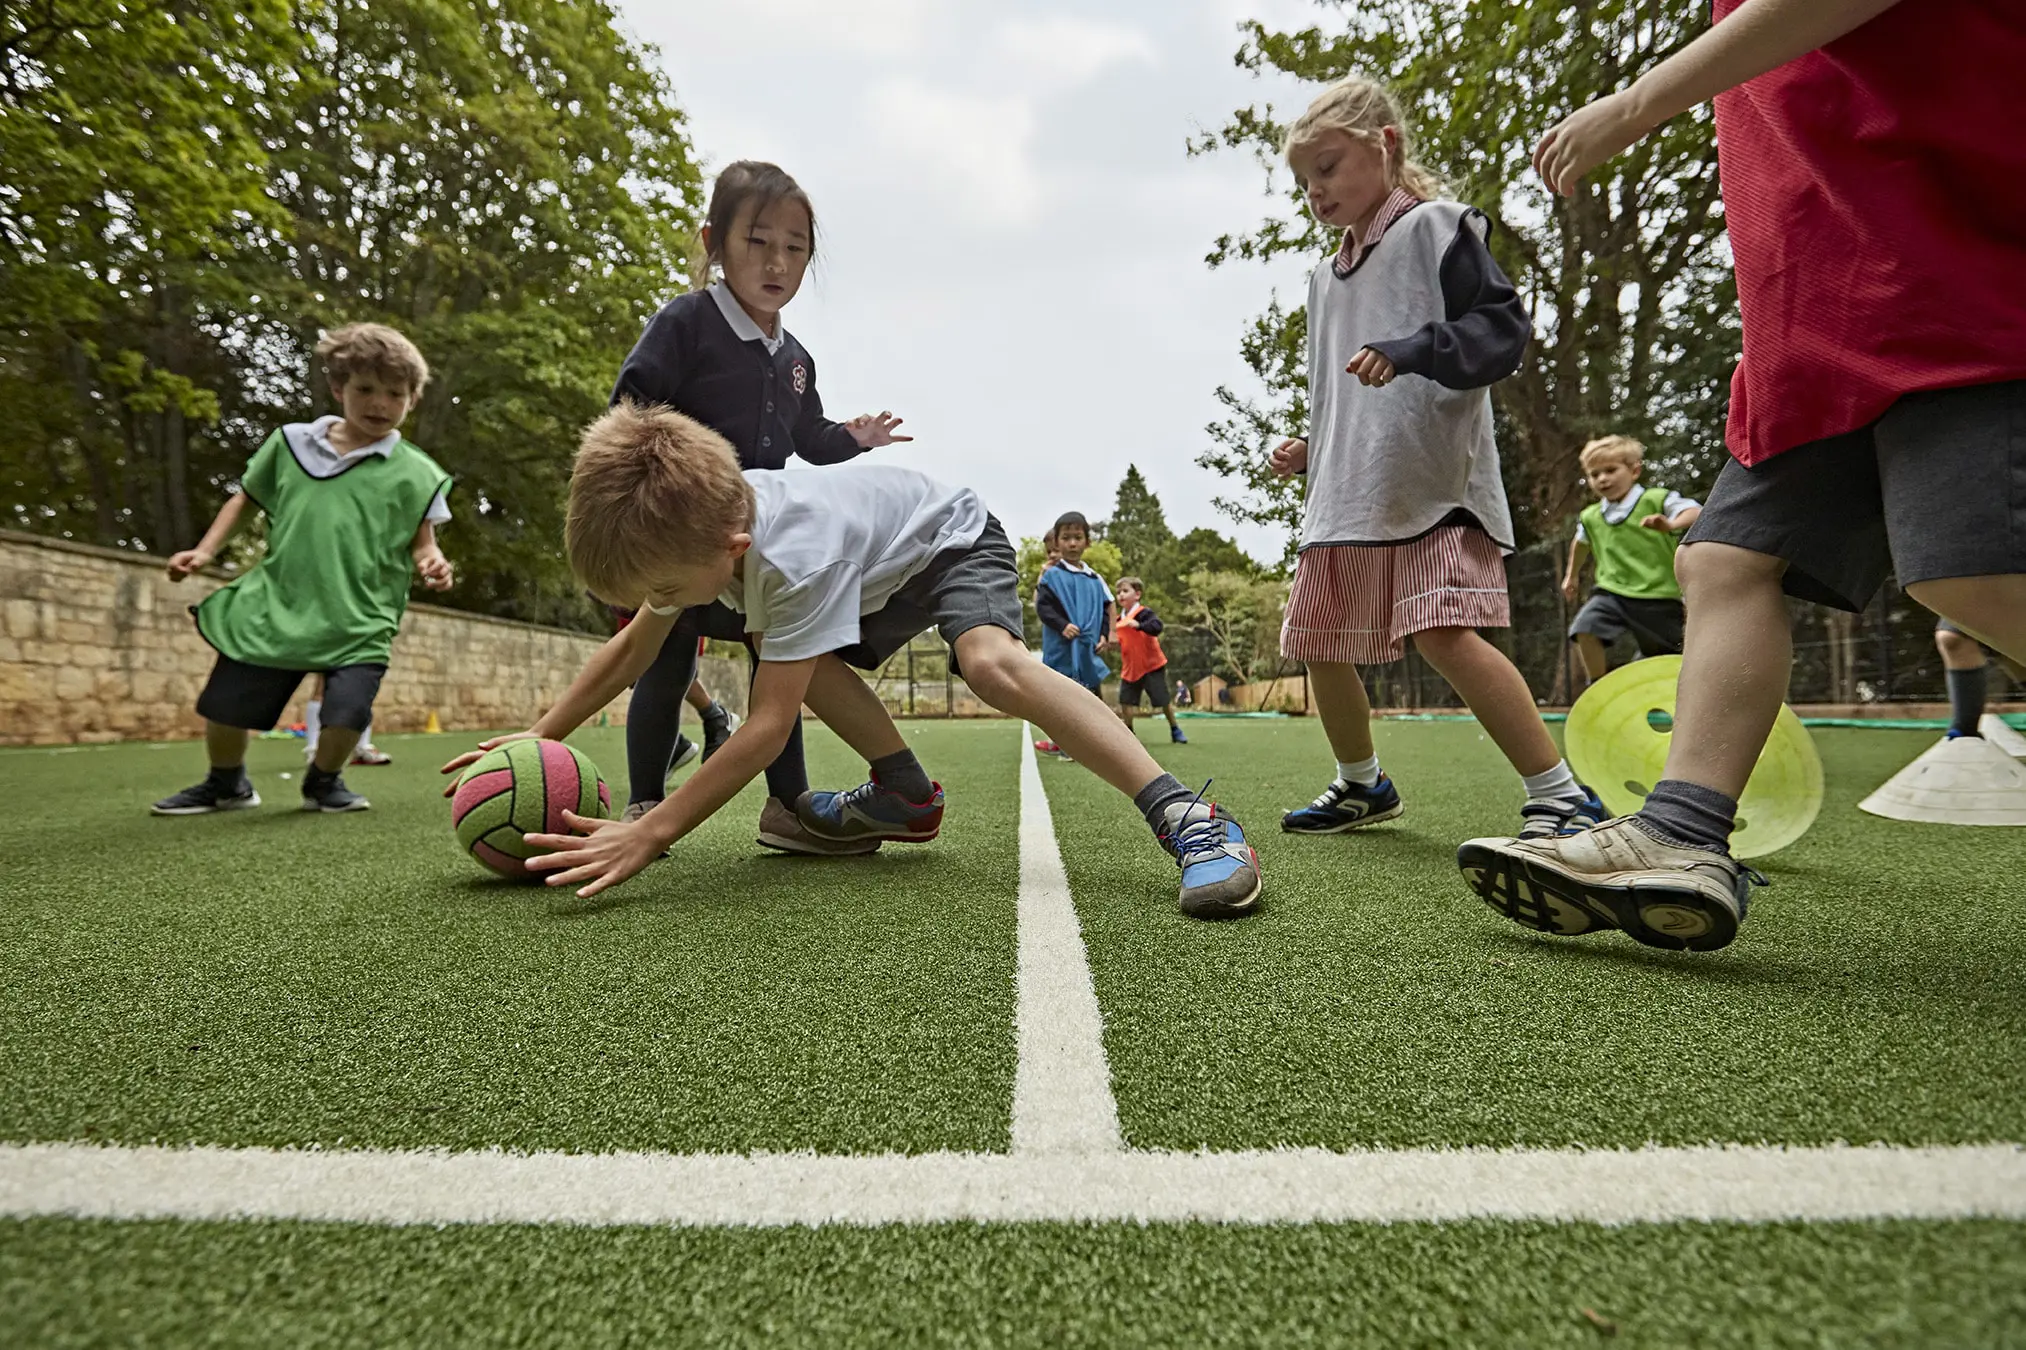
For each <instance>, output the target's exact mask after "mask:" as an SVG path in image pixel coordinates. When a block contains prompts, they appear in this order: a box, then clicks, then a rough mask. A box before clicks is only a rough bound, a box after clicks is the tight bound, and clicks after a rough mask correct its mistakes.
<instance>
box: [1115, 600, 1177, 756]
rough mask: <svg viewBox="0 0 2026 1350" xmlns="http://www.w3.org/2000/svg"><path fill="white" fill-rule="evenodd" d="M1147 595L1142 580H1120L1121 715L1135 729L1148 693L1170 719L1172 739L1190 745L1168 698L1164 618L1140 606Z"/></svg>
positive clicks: (1169, 731)
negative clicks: (1163, 646)
mask: <svg viewBox="0 0 2026 1350" xmlns="http://www.w3.org/2000/svg"><path fill="white" fill-rule="evenodd" d="M1146 593H1147V588H1146V584H1145V583H1144V582H1142V581H1141V580H1140V579H1139V578H1138V577H1120V578H1119V586H1118V592H1117V594H1118V601H1119V608H1118V615H1119V618H1118V623H1117V625H1116V626H1115V627H1114V628H1113V630H1112V631H1113V633H1114V634H1115V635H1116V636H1117V638H1118V644H1119V660H1120V662H1121V669H1120V671H1119V716H1120V717H1121V718H1123V719H1124V720H1125V724H1126V725H1127V726H1131V725H1132V724H1133V715H1134V714H1135V713H1137V712H1138V711H1139V710H1140V696H1141V695H1142V694H1144V695H1145V696H1146V698H1147V701H1148V702H1150V703H1152V704H1153V705H1154V711H1155V712H1157V713H1160V714H1162V715H1163V716H1165V717H1166V718H1167V719H1168V739H1169V740H1171V741H1173V742H1174V743H1175V744H1176V745H1187V744H1188V743H1189V738H1188V737H1187V736H1184V735H1183V734H1182V724H1181V723H1180V722H1177V721H1176V720H1175V705H1174V702H1173V701H1172V700H1171V699H1170V698H1169V697H1168V654H1167V653H1166V652H1164V651H1162V650H1161V617H1160V615H1158V614H1156V613H1154V611H1152V610H1151V609H1148V608H1147V607H1146V606H1145V605H1143V604H1141V603H1140V597H1141V596H1143V595H1145V594H1146Z"/></svg>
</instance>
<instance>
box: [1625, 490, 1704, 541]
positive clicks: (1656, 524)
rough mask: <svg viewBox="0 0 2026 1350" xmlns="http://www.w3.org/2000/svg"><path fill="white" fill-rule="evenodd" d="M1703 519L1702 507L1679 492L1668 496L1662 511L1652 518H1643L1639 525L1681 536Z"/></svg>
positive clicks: (1654, 514) (1651, 516) (1655, 513)
mask: <svg viewBox="0 0 2026 1350" xmlns="http://www.w3.org/2000/svg"><path fill="white" fill-rule="evenodd" d="M1670 513H1672V514H1670ZM1701 519H1702V505H1701V503H1699V502H1696V501H1694V500H1692V499H1691V498H1688V497H1684V496H1682V495H1681V494H1680V493H1678V492H1670V493H1668V494H1667V501H1666V502H1665V503H1664V504H1663V506H1662V509H1661V510H1659V511H1655V512H1654V513H1653V514H1652V515H1650V516H1641V517H1640V519H1639V524H1640V526H1641V527H1642V528H1645V529H1649V530H1665V531H1666V532H1667V533H1669V534H1680V533H1681V532H1682V531H1683V530H1685V529H1687V528H1688V527H1689V526H1691V525H1693V524H1695V522H1696V521H1698V520H1701Z"/></svg>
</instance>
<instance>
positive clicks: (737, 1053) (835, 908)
mask: <svg viewBox="0 0 2026 1350" xmlns="http://www.w3.org/2000/svg"><path fill="white" fill-rule="evenodd" d="M621 735H622V733H620V732H618V731H604V732H595V731H594V732H589V733H585V734H583V735H582V736H581V737H580V738H578V742H577V743H578V744H579V745H580V747H581V748H583V749H585V750H586V751H588V752H589V753H590V754H591V756H592V758H593V759H595V760H597V761H598V762H599V764H600V765H601V766H603V768H604V770H605V772H606V773H607V774H608V775H613V776H615V778H618V777H623V773H624V765H625V755H624V753H623V750H622V746H621ZM910 735H911V737H912V738H913V739H914V740H915V741H916V742H917V743H918V744H920V745H921V746H922V747H923V753H924V755H925V757H927V758H928V759H930V761H931V762H932V763H933V764H934V766H935V768H936V772H937V773H938V775H939V776H941V777H942V779H943V780H944V782H945V783H947V784H948V785H949V788H950V791H951V792H952V794H954V795H956V796H958V797H959V798H960V799H961V800H962V802H963V804H964V809H963V810H962V811H961V812H958V813H953V814H952V817H951V820H950V824H949V828H948V829H947V831H946V832H945V834H944V837H943V841H942V842H941V843H939V844H936V845H933V846H930V847H929V848H913V849H910V848H907V847H900V846H893V847H891V848H890V850H889V856H887V857H884V858H880V859H867V858H857V859H824V860H809V859H799V858H788V857H784V856H782V855H779V854H774V853H770V852H769V851H767V850H765V849H762V848H759V847H758V846H756V845H755V844H754V843H753V832H754V831H753V826H754V822H755V820H756V819H757V817H758V813H759V806H760V801H761V796H762V792H761V789H760V788H759V787H758V785H755V786H754V787H753V788H751V789H749V790H748V792H747V794H746V796H744V797H742V798H741V799H740V800H739V801H737V802H735V803H733V805H732V806H730V807H729V808H727V810H726V811H725V812H723V813H721V814H720V815H719V817H718V818H716V819H715V820H713V821H712V822H710V823H709V824H708V825H707V826H706V827H705V828H704V829H703V830H701V831H699V832H698V834H697V835H695V836H692V839H691V840H690V841H686V842H685V843H684V844H683V845H681V846H679V847H678V851H677V853H676V856H675V857H674V858H673V859H672V860H670V861H667V862H660V863H657V864H655V865H654V866H653V867H651V868H650V869H649V870H648V871H647V872H645V873H643V874H642V875H641V876H640V877H638V878H636V879H635V880H634V881H633V882H631V883H629V884H628V885H627V886H625V887H624V888H622V889H620V890H617V891H614V892H611V893H610V894H609V895H608V896H602V897H599V899H598V901H596V902H594V903H592V904H591V905H588V906H586V905H583V904H581V903H578V902H574V901H572V900H570V899H569V898H568V897H567V895H566V893H563V892H544V891H543V890H541V889H539V888H530V887H525V886H519V885H513V884H509V883H504V882H499V881H496V880H493V879H492V878H490V876H489V875H488V874H485V873H484V872H482V870H481V869H480V868H479V867H478V865H477V864H476V863H474V862H472V861H470V860H469V859H467V858H465V857H464V856H462V855H461V854H460V853H459V851H458V849H457V847H456V844H455V842H454V840H453V838H452V835H451V829H450V814H449V804H448V803H447V802H444V801H442V800H441V799H440V798H439V797H438V796H437V795H436V794H437V793H438V792H439V791H440V789H441V786H442V783H443V781H444V780H442V779H440V778H439V777H438V776H437V774H436V772H435V768H436V765H437V764H439V763H440V762H442V760H443V759H445V758H447V757H448V756H449V755H450V754H451V753H453V752H454V751H455V750H457V749H461V748H463V746H464V745H465V744H467V743H468V742H469V740H470V739H472V738H470V737H450V736H442V737H420V736H417V737H388V738H384V740H383V744H384V745H385V747H386V748H387V749H389V750H390V751H392V753H393V754H394V755H395V757H396V762H395V764H394V765H393V766H391V767H388V768H382V769H372V768H358V769H353V770H351V771H349V773H348V781H350V782H351V783H352V784H353V785H354V786H355V787H357V788H358V789H360V790H362V791H365V792H366V793H368V794H369V795H370V796H371V797H372V799H373V802H374V809H373V810H372V811H370V812H366V813H364V814H360V815H348V816H319V815H305V814H303V813H301V812H300V811H298V810H296V809H295V807H296V804H297V802H298V800H299V795H298V794H299V791H300V772H301V767H302V765H301V752H300V742H294V741H289V742H277V741H256V742H255V743H254V746H253V750H252V754H251V756H250V758H249V768H250V770H251V771H252V772H253V774H254V775H255V780H256V783H257V786H258V787H259V790H260V792H261V795H262V796H263V797H264V798H266V805H265V806H263V807H261V808H260V809H259V810H257V811H253V812H245V813H234V814H229V815H219V816H210V817H200V818H182V819H163V818H154V817H151V816H149V815H148V814H147V804H148V803H149V802H150V801H152V800H154V799H155V798H157V797H161V796H165V795H167V794H168V793H169V792H171V791H173V790H175V789H177V788H180V787H182V786H184V785H185V784H187V783H189V782H191V781H194V780H195V779H196V778H197V777H199V776H200V775H201V771H202V762H203V752H202V749H201V748H200V747H198V746H195V745H192V744H188V743H185V744H180V745H170V746H144V745H124V746H108V747H90V748H81V749H77V750H64V751H56V752H51V751H47V750H17V751H8V752H0V789H4V792H5V796H6V799H7V800H8V801H9V803H10V804H11V809H10V810H9V812H8V813H7V814H6V818H5V820H4V821H0V859H4V860H5V864H4V865H5V870H6V900H5V903H4V906H0V989H4V990H5V991H6V992H5V996H4V998H0V1045H4V1046H5V1047H6V1052H5V1053H4V1054H0V1139H4V1140H16V1141H20V1140H61V1139H87V1140H96V1141H104V1142H118V1143H137V1142H148V1141H162V1142H172V1143H183V1142H191V1143H210V1144H225V1145H248V1144H270V1145H292V1144H311V1143H316V1144H324V1145H336V1144H340V1143H342V1144H345V1145H348V1146H353V1147H415V1146H425V1145H445V1146H450V1147H474V1146H485V1145H495V1144H497V1145H503V1146H507V1147H513V1148H528V1149H563V1150H571V1151H586V1152H590V1151H600V1150H608V1149H667V1150H672V1151H679V1152H694V1151H705V1150H716V1151H726V1150H730V1151H745V1150H758V1149H815V1150H818V1151H824V1152H843V1153H864V1152H883V1151H889V1150H899V1151H921V1150H931V1149H1003V1148H1004V1147H1005V1146H1006V1142H1007V1130H1008V1105H1007V1104H1008V1102H1009V1100H1010V1097H1011V1093H1012V1079H1013V1041H1012V1031H1011V1027H1012V1022H1013V980H1012V972H1013V953H1014V931H1013V925H1014V902H1015V894H1016V888H1017V861H1016V860H1017V839H1016V832H1015V831H1014V830H1013V829H1012V828H1011V823H1012V822H1013V821H1014V820H1015V819H1017V811H1018V808H1019V786H1018V778H1017V774H1016V772H1015V770H1016V767H1017V762H1018V761H1017V758H1016V753H1017V747H1018V739H1017V737H1016V735H1015V733H1014V730H1013V728H1012V727H1011V726H1010V725H1008V724H1005V723H996V724H984V725H981V724H976V723H969V724H966V723H958V724H915V725H913V726H912V727H911V728H910ZM809 746H810V756H811V768H812V772H813V773H814V775H815V776H816V779H817V782H818V784H819V785H830V786H845V785H848V784H850V783H855V782H857V781H858V780H859V778H860V777H861V776H862V773H863V767H862V765H858V764H856V762H855V761H854V760H853V759H852V757H851V756H850V755H849V754H848V752H846V751H845V750H844V748H843V747H842V746H841V745H840V744H839V743H838V742H837V741H836V740H835V739H834V738H833V737H831V736H830V735H829V734H828V733H827V732H825V731H823V730H822V729H821V728H820V727H819V726H818V725H816V724H814V723H812V724H811V725H810V729H809ZM283 772H293V773H295V774H296V775H297V776H296V777H295V778H293V779H289V780H283V779H282V778H281V777H280V775H281V774H282V773H283ZM684 772H687V771H684ZM613 787H614V793H613V796H614V800H615V802H619V803H623V802H624V800H625V794H624V787H623V783H622V782H618V781H615V782H614V784H613Z"/></svg>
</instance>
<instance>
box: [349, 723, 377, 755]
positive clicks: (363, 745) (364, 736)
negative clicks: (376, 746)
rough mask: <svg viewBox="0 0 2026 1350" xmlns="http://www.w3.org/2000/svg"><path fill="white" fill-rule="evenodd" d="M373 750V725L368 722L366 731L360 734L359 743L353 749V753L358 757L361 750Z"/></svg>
mask: <svg viewBox="0 0 2026 1350" xmlns="http://www.w3.org/2000/svg"><path fill="white" fill-rule="evenodd" d="M372 748H373V724H372V723H371V722H368V723H366V729H365V730H364V731H362V732H360V733H359V743H358V744H357V745H355V746H353V747H352V753H353V754H355V755H356V754H358V753H359V752H360V751H361V750H371V749H372Z"/></svg>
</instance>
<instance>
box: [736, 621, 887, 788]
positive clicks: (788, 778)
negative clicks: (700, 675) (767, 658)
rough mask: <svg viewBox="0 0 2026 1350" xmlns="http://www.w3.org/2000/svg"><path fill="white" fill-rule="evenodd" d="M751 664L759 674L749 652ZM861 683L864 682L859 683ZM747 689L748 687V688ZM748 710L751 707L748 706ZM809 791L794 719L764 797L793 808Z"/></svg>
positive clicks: (770, 771) (798, 723)
mask: <svg viewBox="0 0 2026 1350" xmlns="http://www.w3.org/2000/svg"><path fill="white" fill-rule="evenodd" d="M747 655H748V657H750V658H751V660H752V664H753V671H752V673H753V674H755V675H758V674H759V673H760V657H759V654H758V653H756V652H752V651H748V652H747ZM860 683H861V684H862V683H864V681H860ZM748 687H749V688H750V685H749V686H748ZM746 706H747V707H749V708H750V707H751V706H752V704H750V703H748V704H747V705H746ZM808 790H809V763H808V761H807V760H806V759H805V758H804V757H803V754H802V719H801V718H800V717H797V718H796V719H795V729H794V730H793V731H790V732H789V733H788V743H787V744H786V745H784V746H782V747H781V753H780V754H778V755H776V756H775V757H774V762H773V763H772V764H769V765H768V766H767V795H768V796H769V797H772V798H773V799H774V800H775V801H777V802H780V803H781V804H782V805H783V806H793V805H794V804H795V800H796V798H798V797H800V796H801V795H802V794H803V793H805V792H807V791H808Z"/></svg>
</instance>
